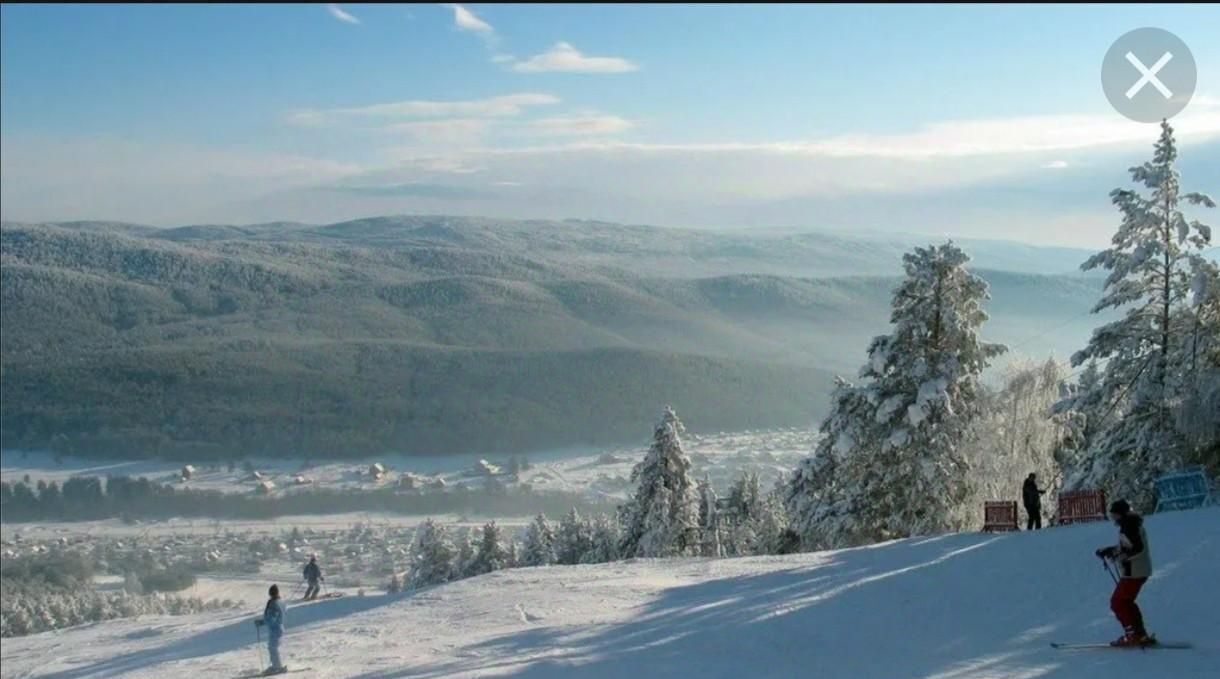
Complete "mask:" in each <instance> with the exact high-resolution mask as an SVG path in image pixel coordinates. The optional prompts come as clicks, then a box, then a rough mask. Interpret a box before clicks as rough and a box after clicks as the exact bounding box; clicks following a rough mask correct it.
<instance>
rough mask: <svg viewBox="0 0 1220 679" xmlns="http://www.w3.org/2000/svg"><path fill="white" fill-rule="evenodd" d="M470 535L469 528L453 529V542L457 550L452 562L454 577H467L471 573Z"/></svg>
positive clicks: (472, 560)
mask: <svg viewBox="0 0 1220 679" xmlns="http://www.w3.org/2000/svg"><path fill="white" fill-rule="evenodd" d="M470 537H471V536H470V529H469V528H465V527H458V528H456V529H455V537H454V540H453V544H454V548H455V549H456V550H457V557H456V558H455V559H454V563H453V571H454V576H453V577H454V579H457V578H468V577H470V576H471V575H472V573H471V570H470V569H471V566H473V564H474V543H473V542H471V539H470Z"/></svg>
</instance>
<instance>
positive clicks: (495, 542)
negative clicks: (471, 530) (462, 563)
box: [470, 521, 510, 575]
mask: <svg viewBox="0 0 1220 679" xmlns="http://www.w3.org/2000/svg"><path fill="white" fill-rule="evenodd" d="M509 564H510V561H509V552H508V549H507V548H506V547H505V546H504V534H503V532H502V531H501V530H500V527H499V526H497V525H496V522H495V521H489V522H488V523H486V524H484V526H483V533H482V537H481V539H480V540H479V548H478V551H477V552H476V553H475V557H474V563H473V564H472V565H471V569H470V572H471V574H472V575H482V574H483V573H490V572H492V571H498V570H501V569H503V568H508V566H509Z"/></svg>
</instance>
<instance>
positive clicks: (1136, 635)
mask: <svg viewBox="0 0 1220 679" xmlns="http://www.w3.org/2000/svg"><path fill="white" fill-rule="evenodd" d="M1110 645H1111V646H1114V647H1115V648H1145V647H1147V646H1154V645H1156V637H1153V636H1149V635H1148V634H1147V633H1146V632H1136V631H1134V630H1128V631H1127V632H1126V633H1124V634H1123V635H1122V636H1121V637H1119V638H1117V639H1115V640H1114V641H1111V642H1110Z"/></svg>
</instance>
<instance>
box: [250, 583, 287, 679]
mask: <svg viewBox="0 0 1220 679" xmlns="http://www.w3.org/2000/svg"><path fill="white" fill-rule="evenodd" d="M267 595H268V596H269V597H271V598H270V599H268V600H267V605H266V607H264V608H263V617H261V618H257V619H255V621H254V624H255V625H256V626H258V627H266V628H267V655H268V656H269V657H270V659H271V666H270V667H268V668H267V669H266V670H264V671H263V675H264V676H266V675H271V674H284V673H285V672H287V671H288V667H287V666H285V665H284V663H283V662H281V661H280V637H282V636H284V604H282V603H280V588H279V586H278V585H272V586H271V589H269V590H267Z"/></svg>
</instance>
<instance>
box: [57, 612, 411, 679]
mask: <svg viewBox="0 0 1220 679" xmlns="http://www.w3.org/2000/svg"><path fill="white" fill-rule="evenodd" d="M406 596H407V595H402V594H398V595H392V594H384V595H372V596H352V597H347V596H345V597H338V598H335V599H322V600H319V601H316V602H313V603H309V604H306V605H295V606H294V605H291V604H290V605H289V607H288V611H287V615H286V618H287V629H286V630H285V633H284V644H285V648H291V644H292V641H293V637H294V636H296V635H297V633H298V631H299V630H302V629H304V628H308V627H309V626H311V625H316V624H324V623H326V622H328V621H330V620H333V619H335V618H339V617H343V616H348V615H354V614H357V613H363V612H365V611H369V610H372V609H374V608H378V607H380V606H385V605H387V604H391V603H394V602H396V601H399V600H401V599H403V598H405V597H406ZM254 617H255V615H250V614H245V615H240V616H239V617H236V619H234V621H233V622H231V623H229V624H225V625H222V626H220V627H215V628H213V629H210V630H207V631H205V632H199V633H197V634H191V635H188V636H185V637H182V638H181V639H178V640H176V641H173V642H171V643H169V644H167V645H165V646H158V647H155V648H148V649H143V650H140V651H136V652H133V653H125V654H122V655H117V656H114V657H111V658H107V659H105V660H102V661H99V662H95V663H91V664H87V665H81V666H77V667H73V668H71V669H67V670H61V671H58V672H52V673H49V674H46V675H44V676H45V677H47V679H79V678H81V677H86V676H88V677H110V676H119V675H122V674H125V673H127V672H131V671H133V670H136V669H141V668H146V667H148V666H150V665H155V664H159V663H165V662H172V661H176V660H187V659H190V658H199V657H203V656H209V655H215V654H218V653H225V652H227V651H233V650H238V649H241V648H243V647H246V648H248V647H250V646H252V645H253V644H255V643H256V636H255V629H254V624H253V622H252V621H253V619H254ZM263 641H264V643H265V642H266V636H265V633H264V636H263Z"/></svg>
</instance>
